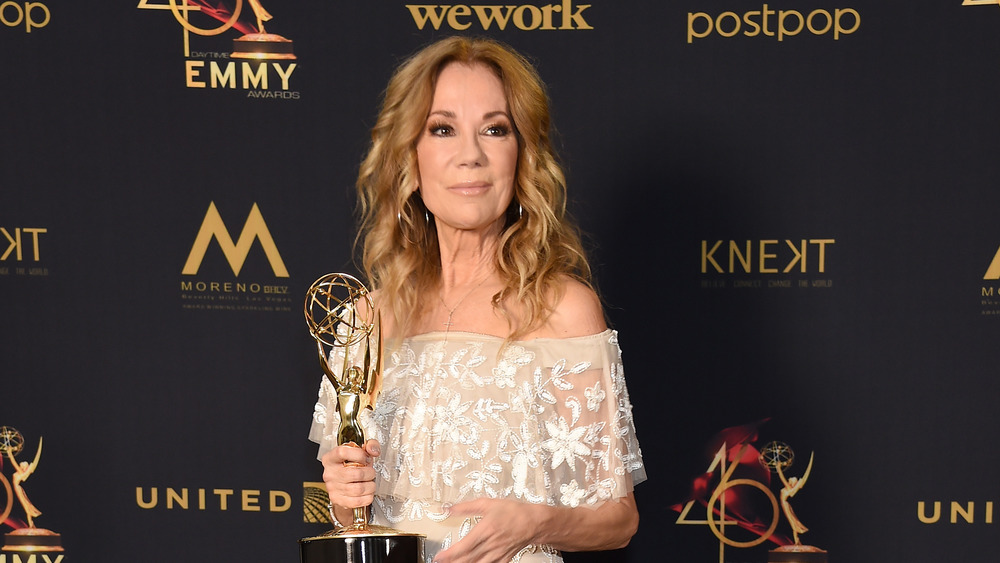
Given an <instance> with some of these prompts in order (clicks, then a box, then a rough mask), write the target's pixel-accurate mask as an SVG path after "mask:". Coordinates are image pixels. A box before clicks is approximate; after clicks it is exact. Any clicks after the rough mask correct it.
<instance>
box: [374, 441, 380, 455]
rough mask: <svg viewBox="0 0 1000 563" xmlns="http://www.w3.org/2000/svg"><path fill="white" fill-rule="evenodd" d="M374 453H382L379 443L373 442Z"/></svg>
mask: <svg viewBox="0 0 1000 563" xmlns="http://www.w3.org/2000/svg"><path fill="white" fill-rule="evenodd" d="M372 453H374V454H375V455H379V454H380V453H382V448H380V447H379V446H378V444H372Z"/></svg>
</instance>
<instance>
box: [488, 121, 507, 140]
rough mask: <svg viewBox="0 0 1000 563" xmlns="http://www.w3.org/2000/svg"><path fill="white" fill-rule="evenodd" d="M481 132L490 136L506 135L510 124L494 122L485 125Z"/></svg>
mask: <svg viewBox="0 0 1000 563" xmlns="http://www.w3.org/2000/svg"><path fill="white" fill-rule="evenodd" d="M483 133H484V134H486V135H489V136H491V137H506V136H507V135H510V126H509V125H507V124H506V123H495V124H493V125H490V126H489V127H487V128H486V129H485V130H484V131H483Z"/></svg>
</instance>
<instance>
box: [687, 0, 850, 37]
mask: <svg viewBox="0 0 1000 563" xmlns="http://www.w3.org/2000/svg"><path fill="white" fill-rule="evenodd" d="M860 27H861V13H860V12H858V11H857V10H855V9H854V8H836V9H834V10H823V9H817V10H812V11H810V12H808V13H805V12H800V11H798V10H771V9H768V5H767V4H764V5H763V6H762V7H761V9H760V10H750V11H748V12H744V13H742V14H738V13H736V12H731V11H727V12H722V13H720V14H718V15H714V16H713V15H712V14H709V13H706V12H688V15H687V42H688V43H689V44H690V43H693V42H694V40H695V39H704V38H706V37H711V36H712V35H713V34H715V35H718V36H719V37H723V38H727V39H728V38H730V37H734V36H736V35H743V36H744V37H759V38H763V37H770V38H774V39H777V40H778V41H784V40H785V39H787V38H789V37H794V36H796V35H799V34H803V33H804V34H807V35H812V36H815V37H819V36H829V37H833V40H834V41H838V40H840V38H841V37H844V36H846V35H850V34H852V33H854V32H855V31H857V30H858V28H860Z"/></svg>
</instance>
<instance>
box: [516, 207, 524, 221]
mask: <svg viewBox="0 0 1000 563" xmlns="http://www.w3.org/2000/svg"><path fill="white" fill-rule="evenodd" d="M523 216H524V209H522V208H521V204H520V203H518V204H517V220H518V221H520V220H521V217H523Z"/></svg>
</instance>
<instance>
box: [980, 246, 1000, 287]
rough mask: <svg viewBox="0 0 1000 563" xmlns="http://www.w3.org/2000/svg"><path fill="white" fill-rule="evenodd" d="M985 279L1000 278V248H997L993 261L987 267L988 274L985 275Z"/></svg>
mask: <svg viewBox="0 0 1000 563" xmlns="http://www.w3.org/2000/svg"><path fill="white" fill-rule="evenodd" d="M983 279H984V280H1000V249H998V250H997V253H996V255H995V256H994V257H993V261H992V262H990V267H989V268H987V269H986V275H984V276H983Z"/></svg>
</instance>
